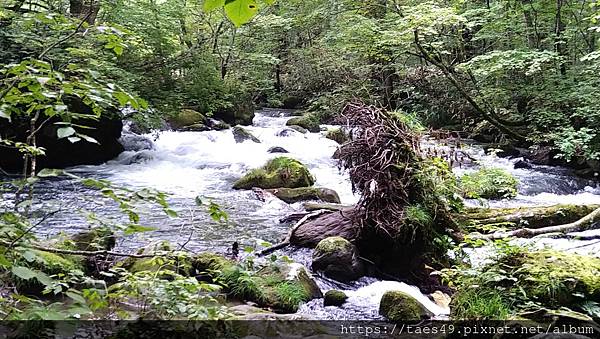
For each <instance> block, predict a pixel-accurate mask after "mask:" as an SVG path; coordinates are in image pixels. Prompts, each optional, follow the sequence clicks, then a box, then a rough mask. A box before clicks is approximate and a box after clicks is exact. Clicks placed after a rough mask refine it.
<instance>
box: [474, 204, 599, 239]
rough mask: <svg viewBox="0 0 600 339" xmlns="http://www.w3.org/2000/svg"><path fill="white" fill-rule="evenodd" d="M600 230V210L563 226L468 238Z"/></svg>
mask: <svg viewBox="0 0 600 339" xmlns="http://www.w3.org/2000/svg"><path fill="white" fill-rule="evenodd" d="M599 228H600V208H597V209H595V210H594V211H593V212H591V213H590V214H588V215H586V216H585V217H583V218H581V219H579V220H577V221H575V222H572V223H568V224H564V225H557V226H548V227H542V228H536V229H532V228H521V229H518V230H514V231H510V232H496V233H492V234H484V235H479V234H478V235H471V236H469V238H471V239H473V240H479V239H483V240H498V239H505V238H510V237H517V238H531V237H535V236H538V235H543V234H549V233H563V234H565V233H571V232H580V231H585V230H590V229H599Z"/></svg>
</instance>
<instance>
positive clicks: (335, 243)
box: [315, 237, 351, 253]
mask: <svg viewBox="0 0 600 339" xmlns="http://www.w3.org/2000/svg"><path fill="white" fill-rule="evenodd" d="M350 246H351V244H350V242H349V241H348V240H346V239H344V238H342V237H328V238H325V239H323V240H321V241H319V243H318V244H317V246H316V247H315V252H318V253H332V252H342V251H350V250H351V248H350Z"/></svg>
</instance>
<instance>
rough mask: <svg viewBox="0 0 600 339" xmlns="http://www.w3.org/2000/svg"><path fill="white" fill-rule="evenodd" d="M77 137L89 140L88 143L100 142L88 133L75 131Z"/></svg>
mask: <svg viewBox="0 0 600 339" xmlns="http://www.w3.org/2000/svg"><path fill="white" fill-rule="evenodd" d="M77 137H79V138H81V139H83V140H85V141H87V142H90V143H92V144H98V145H99V144H100V143H99V142H98V140H96V139H94V138H92V137H90V136H89V135H85V134H79V133H77Z"/></svg>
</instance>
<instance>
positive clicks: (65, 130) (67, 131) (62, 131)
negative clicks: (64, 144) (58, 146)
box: [56, 127, 75, 139]
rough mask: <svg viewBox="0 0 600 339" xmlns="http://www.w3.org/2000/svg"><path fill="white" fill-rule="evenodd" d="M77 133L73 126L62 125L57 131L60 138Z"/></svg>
mask: <svg viewBox="0 0 600 339" xmlns="http://www.w3.org/2000/svg"><path fill="white" fill-rule="evenodd" d="M73 134H75V129H74V128H73V127H61V128H59V129H58V130H57V131H56V135H57V136H58V138H59V139H62V138H67V137H70V136H72V135H73Z"/></svg>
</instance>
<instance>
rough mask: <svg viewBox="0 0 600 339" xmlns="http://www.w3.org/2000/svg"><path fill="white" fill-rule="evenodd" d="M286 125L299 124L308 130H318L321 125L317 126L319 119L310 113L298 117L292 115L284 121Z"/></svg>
mask: <svg viewBox="0 0 600 339" xmlns="http://www.w3.org/2000/svg"><path fill="white" fill-rule="evenodd" d="M286 125H287V126H300V127H302V128H304V129H307V130H309V131H310V132H319V131H320V130H321V127H320V126H319V119H317V117H316V116H314V115H312V114H305V115H303V116H299V117H293V118H291V119H290V120H288V121H287V122H286Z"/></svg>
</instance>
